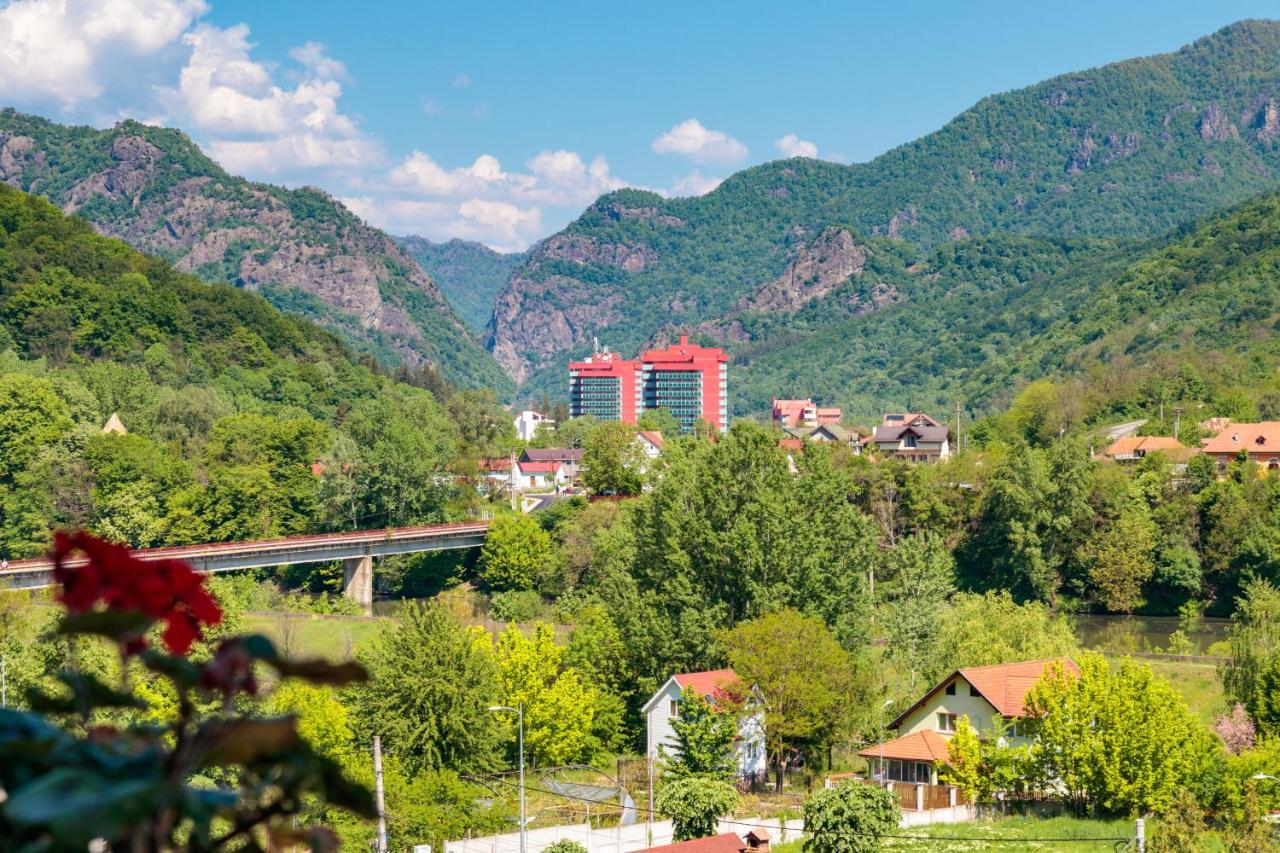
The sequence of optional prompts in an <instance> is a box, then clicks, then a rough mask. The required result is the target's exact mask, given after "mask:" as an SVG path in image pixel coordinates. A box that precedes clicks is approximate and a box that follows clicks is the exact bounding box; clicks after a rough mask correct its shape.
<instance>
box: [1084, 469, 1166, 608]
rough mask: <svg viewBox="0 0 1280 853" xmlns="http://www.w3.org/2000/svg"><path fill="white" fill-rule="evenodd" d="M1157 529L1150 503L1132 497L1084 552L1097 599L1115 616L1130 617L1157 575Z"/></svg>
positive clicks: (1085, 562) (1095, 536)
mask: <svg viewBox="0 0 1280 853" xmlns="http://www.w3.org/2000/svg"><path fill="white" fill-rule="evenodd" d="M1155 543H1156V529H1155V525H1154V524H1153V523H1152V521H1151V513H1150V512H1149V511H1148V509H1147V505H1146V503H1145V502H1144V501H1143V500H1142V499H1141V498H1140V497H1138V496H1136V495H1134V496H1132V497H1131V498H1130V499H1129V500H1128V501H1127V502H1126V505H1125V507H1124V508H1123V509H1122V510H1121V512H1120V516H1119V517H1118V518H1116V519H1115V520H1114V521H1112V522H1111V523H1110V524H1109V525H1107V526H1106V527H1104V528H1103V529H1102V530H1101V531H1099V532H1098V533H1096V534H1095V535H1094V536H1093V537H1092V538H1090V539H1089V540H1088V541H1087V542H1086V543H1085V544H1084V546H1083V547H1082V548H1081V549H1080V552H1081V553H1080V558H1081V559H1082V561H1083V562H1084V564H1085V566H1086V567H1087V571H1088V573H1089V580H1090V582H1091V583H1092V584H1093V588H1094V593H1093V594H1094V597H1095V598H1096V599H1097V600H1098V601H1099V603H1101V604H1102V606H1103V607H1105V608H1107V609H1108V610H1110V611H1112V612H1120V613H1130V612H1132V611H1133V609H1134V607H1136V606H1137V605H1138V604H1139V603H1140V601H1141V595H1142V587H1143V585H1144V584H1146V582H1147V581H1148V580H1149V579H1150V578H1151V576H1152V574H1153V573H1154V572H1155V568H1156V567H1155V561H1154V557H1153V551H1154V549H1155Z"/></svg>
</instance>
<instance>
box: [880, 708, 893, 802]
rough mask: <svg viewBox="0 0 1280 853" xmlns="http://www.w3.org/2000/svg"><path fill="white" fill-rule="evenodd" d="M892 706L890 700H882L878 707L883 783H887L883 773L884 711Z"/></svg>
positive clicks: (881, 779)
mask: <svg viewBox="0 0 1280 853" xmlns="http://www.w3.org/2000/svg"><path fill="white" fill-rule="evenodd" d="M892 704H893V700H892V699H886V700H884V704H883V705H881V706H880V781H881V783H884V782H886V781H888V778H889V774H888V773H886V772H885V771H884V739H885V735H886V734H887V732H886V731H885V727H884V709H885V708H888V707H889V706H890V705H892Z"/></svg>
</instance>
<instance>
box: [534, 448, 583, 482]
mask: <svg viewBox="0 0 1280 853" xmlns="http://www.w3.org/2000/svg"><path fill="white" fill-rule="evenodd" d="M520 461H521V462H559V463H560V464H561V465H563V466H564V468H565V476H567V477H568V478H569V481H570V482H572V481H574V480H576V479H578V469H579V468H580V467H581V466H582V448H581V447H546V448H536V447H526V448H525V449H524V450H522V451H521V452H520Z"/></svg>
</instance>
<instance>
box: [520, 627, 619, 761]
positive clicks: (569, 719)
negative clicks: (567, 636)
mask: <svg viewBox="0 0 1280 853" xmlns="http://www.w3.org/2000/svg"><path fill="white" fill-rule="evenodd" d="M563 660H564V649H562V648H560V647H559V646H557V645H556V644H555V632H554V631H553V630H552V629H551V626H550V625H548V624H546V623H545V622H538V623H536V624H535V625H534V627H533V635H532V636H531V637H526V636H525V635H524V634H522V633H521V632H520V629H518V628H517V627H516V626H515V625H511V626H509V627H508V628H507V629H506V630H505V631H503V632H502V634H500V635H499V636H498V643H497V669H498V687H499V694H498V695H499V698H500V700H501V702H502V704H504V705H509V706H511V707H513V708H514V707H516V706H517V705H522V706H523V707H524V747H525V753H526V755H527V756H528V759H529V760H530V761H531V762H532V763H533V764H534V765H557V764H573V763H580V762H586V761H589V760H591V758H592V757H593V756H594V755H595V753H596V752H598V751H599V748H600V744H599V742H598V741H597V740H595V738H594V737H593V735H592V732H593V727H594V722H595V711H596V696H595V691H594V690H593V689H592V688H591V686H590V685H588V684H587V683H586V682H585V681H584V680H583V678H582V677H581V676H580V675H579V674H578V673H577V671H575V670H574V669H572V668H569V667H564V666H563ZM507 734H508V738H509V740H508V747H509V748H510V749H511V751H512V752H514V748H515V745H516V734H517V732H516V729H515V726H514V725H512V726H508V727H507Z"/></svg>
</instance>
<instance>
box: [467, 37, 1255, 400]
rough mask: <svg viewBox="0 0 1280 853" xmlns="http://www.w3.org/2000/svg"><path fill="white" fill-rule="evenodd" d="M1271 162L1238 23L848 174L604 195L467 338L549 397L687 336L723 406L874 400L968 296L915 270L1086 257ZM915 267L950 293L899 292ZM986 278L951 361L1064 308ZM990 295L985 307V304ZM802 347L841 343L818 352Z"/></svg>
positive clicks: (770, 170) (1007, 103)
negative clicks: (1008, 248) (682, 332)
mask: <svg viewBox="0 0 1280 853" xmlns="http://www.w3.org/2000/svg"><path fill="white" fill-rule="evenodd" d="M1278 169H1280V24H1278V23H1276V22H1270V21H1245V22H1241V23H1238V24H1235V25H1232V26H1230V27H1227V28H1225V29H1223V30H1221V31H1219V32H1218V33H1215V34H1213V35H1211V36H1208V37H1205V38H1202V39H1200V40H1198V41H1196V42H1195V43H1194V44H1191V45H1189V46H1187V47H1185V48H1183V49H1181V50H1179V51H1177V52H1175V53H1170V54H1165V55H1160V56H1154V57H1148V58H1142V59H1133V60H1128V61H1124V62H1118V63H1115V64H1112V65H1108V66H1105V67H1102V68H1095V69H1091V70H1088V71H1082V72H1078V73H1073V74H1067V75H1063V76H1061V77H1056V78H1054V79H1052V80H1048V81H1045V82H1043V83H1039V84H1037V85H1034V86H1030V87H1028V88H1025V89H1021V90H1018V91H1014V92H1008V93H1004V94H1000V95H995V96H992V97H988V98H985V99H983V100H982V101H980V102H979V103H978V104H976V105H975V106H974V107H973V108H971V109H969V110H967V111H965V112H964V113H962V114H960V115H959V116H957V117H956V118H955V119H954V120H952V121H951V122H950V123H948V124H947V125H946V126H945V127H943V128H942V129H940V130H938V131H937V132H935V133H932V134H930V135H928V136H926V137H924V138H922V139H919V140H917V141H915V142H912V143H909V144H907V145H903V146H900V147H899V148H896V149H894V150H892V151H889V152H887V153H885V154H883V155H881V156H880V157H877V158H876V159H874V160H872V161H870V162H868V163H861V164H854V165H851V166H844V165H840V164H835V163H826V162H822V161H818V160H810V159H791V160H784V161H778V162H773V163H767V164H764V165H761V166H758V167H755V168H752V169H747V170H745V171H743V172H739V173H737V174H735V175H733V176H731V177H730V178H728V179H727V180H726V181H725V182H724V183H723V184H721V185H720V187H719V188H717V189H716V190H714V191H713V192H711V193H709V194H707V195H705V196H702V197H698V198H677V199H666V198H662V197H660V196H658V195H655V194H652V193H647V192H640V191H635V190H623V191H619V192H616V193H612V194H610V195H608V196H605V197H603V198H601V199H600V200H598V201H597V202H596V203H595V204H593V205H592V206H591V207H590V208H589V209H588V210H587V211H586V212H584V213H583V215H582V216H580V217H579V218H578V219H577V220H576V221H574V222H573V223H571V224H570V225H569V226H568V227H567V228H565V229H564V230H563V231H562V232H560V233H558V234H556V235H554V236H552V237H550V238H548V239H547V240H544V241H543V242H541V243H540V244H538V245H537V246H535V247H534V248H533V250H531V252H530V255H529V257H528V259H527V260H526V261H525V262H524V263H523V264H522V265H521V266H520V268H518V269H517V270H516V271H515V273H514V274H513V275H512V277H511V279H510V281H509V282H508V284H507V286H506V288H504V289H503V291H502V292H501V293H500V294H499V295H498V298H497V300H496V302H495V308H494V314H493V317H492V319H491V321H490V324H489V328H488V331H487V339H486V345H487V346H488V347H489V348H490V350H491V351H492V352H493V354H494V356H495V357H496V358H497V360H498V361H499V363H501V364H502V366H503V367H504V368H505V369H506V370H507V371H508V373H509V374H510V375H511V376H512V377H513V378H515V379H516V380H517V381H518V382H520V383H521V385H522V389H521V393H522V394H524V395H526V396H534V395H537V394H541V393H543V392H548V391H550V392H556V391H558V390H559V389H560V388H561V387H562V385H563V381H562V379H563V377H562V372H563V364H564V361H565V360H566V358H568V357H570V356H576V355H581V354H582V353H584V352H586V351H587V350H588V349H589V348H590V343H591V339H592V337H593V336H598V337H599V338H600V339H601V341H602V342H605V343H607V344H608V345H609V346H610V347H611V348H612V349H614V350H617V351H621V352H631V351H633V350H635V349H637V348H638V347H640V346H642V345H644V344H646V343H649V342H660V341H662V340H664V339H667V338H669V337H670V336H671V335H672V334H674V332H675V331H676V330H677V329H694V330H696V331H697V333H698V337H700V338H701V339H703V340H704V341H706V342H718V343H722V344H724V345H726V346H727V347H728V348H729V349H730V350H731V352H732V353H733V355H734V363H733V368H732V371H733V376H734V380H733V381H734V384H735V386H737V387H739V388H741V389H744V390H743V394H742V395H739V396H737V397H736V399H735V400H734V409H735V411H737V413H739V414H743V413H746V412H755V411H760V410H761V407H762V405H763V404H765V403H767V399H768V397H769V396H770V395H771V394H787V395H791V394H795V395H801V396H808V395H810V394H811V393H813V394H815V395H816V396H821V397H822V398H823V401H824V402H826V403H830V404H856V406H855V407H857V408H871V409H874V408H875V407H878V406H880V405H885V404H888V403H889V402H890V399H889V396H886V395H890V394H892V395H898V393H899V391H901V392H902V396H895V397H894V399H897V400H904V399H907V398H909V397H910V395H911V394H912V393H913V392H914V391H919V390H920V389H921V388H922V386H920V385H919V384H918V383H916V382H914V381H904V380H903V379H902V377H903V375H904V374H913V373H919V372H920V371H919V369H918V368H917V366H916V364H917V363H918V362H913V361H912V359H913V358H916V357H918V356H919V354H921V353H930V352H931V349H930V343H931V341H933V340H934V338H935V336H936V334H937V332H938V330H939V329H944V330H949V329H950V325H949V321H948V319H947V316H948V314H947V311H948V310H949V306H950V305H951V304H953V303H955V302H956V301H957V298H956V297H955V296H954V295H953V294H954V292H955V288H958V287H961V286H965V285H967V286H971V287H975V288H979V289H981V288H983V287H985V286H986V285H984V284H982V283H981V281H979V280H978V279H974V278H969V277H966V276H965V274H964V273H963V270H962V269H960V268H956V270H955V271H954V272H955V275H954V276H952V277H951V279H949V280H948V279H947V275H946V273H945V272H943V271H939V270H932V269H930V268H931V266H932V264H933V263H934V261H935V260H936V258H935V256H934V254H933V253H934V252H936V251H939V250H944V251H952V250H947V249H945V246H946V245H952V244H954V245H955V246H956V248H955V249H954V252H955V253H956V255H957V258H960V259H961V261H960V263H962V264H963V263H964V262H963V260H962V259H963V258H964V257H973V258H975V259H979V258H981V257H983V256H984V255H986V256H987V257H988V258H989V257H990V252H989V251H988V249H987V247H986V244H983V243H970V244H968V245H967V246H966V245H965V243H966V241H970V240H981V239H986V238H988V237H992V236H994V235H995V234H997V233H998V232H1003V233H1006V234H1012V235H1022V236H1025V237H1031V238H1037V239H1039V240H1042V241H1043V240H1047V241H1049V242H1050V243H1052V242H1055V241H1070V242H1071V243H1072V245H1073V246H1074V248H1072V249H1071V252H1070V253H1071V254H1073V255H1075V256H1076V259H1077V260H1078V261H1081V262H1086V263H1087V261H1085V259H1086V258H1087V257H1090V256H1091V255H1092V252H1091V251H1078V250H1081V249H1087V247H1089V246H1091V245H1092V246H1094V247H1095V248H1098V250H1099V251H1101V252H1103V254H1104V255H1105V254H1106V253H1107V252H1114V251H1117V250H1118V249H1119V248H1120V245H1121V242H1124V241H1135V240H1137V241H1141V240H1145V239H1150V238H1153V237H1156V236H1158V235H1160V234H1162V233H1165V232H1167V231H1168V230H1169V229H1171V228H1174V227H1177V226H1178V225H1179V224H1181V223H1183V222H1186V221H1188V220H1191V219H1195V218H1197V217H1200V216H1203V215H1205V214H1207V213H1209V212H1211V211H1213V210H1215V209H1217V208H1219V207H1222V206H1224V205H1228V204H1232V203H1236V202H1240V201H1242V200H1244V199H1246V198H1248V197H1250V196H1252V195H1255V194H1257V193H1259V192H1262V191H1265V190H1267V189H1270V188H1272V187H1274V186H1276V185H1277V182H1278V181H1277V174H1280V173H1278V172H1277V170H1278ZM1099 241H1101V244H1104V245H1098V244H1099ZM1117 241H1120V242H1117ZM904 243H905V244H907V245H903V244H904ZM1037 251H1038V250H1037ZM1046 251H1048V252H1049V256H1050V257H1052V255H1053V252H1054V251H1055V250H1052V249H1047V250H1046ZM894 255H901V256H902V259H903V260H904V261H906V262H907V263H905V265H903V267H902V270H900V271H898V272H893V271H892V270H888V269H878V268H874V267H873V268H872V274H871V275H868V274H867V271H866V268H867V267H868V264H869V263H870V259H874V258H881V259H884V262H885V263H889V261H888V259H889V258H891V257H893V256H894ZM877 263H879V262H877ZM916 263H920V264H921V265H922V266H920V267H916V271H917V272H919V271H921V270H922V269H923V270H928V271H926V273H925V274H926V275H934V274H938V275H939V276H940V277H939V278H938V279H936V281H938V282H947V281H949V283H948V284H947V287H948V288H950V289H946V290H939V289H938V288H931V287H925V286H923V285H921V286H908V285H909V283H910V282H919V281H920V279H919V278H903V275H904V274H908V273H906V272H905V271H906V270H907V268H908V267H912V266H913V265H914V264H916ZM1023 266H1025V265H1023ZM1063 269H1065V267H1063ZM1055 270H1056V271H1054V272H1050V273H1048V274H1049V275H1051V276H1057V275H1059V274H1061V273H1062V269H1057V268H1056V267H1055ZM979 271H981V268H980V269H979ZM891 272H892V273H893V276H896V278H895V280H894V281H888V280H887V278H886V277H888V276H890V273H891ZM1039 274H1040V275H1042V276H1043V275H1044V274H1046V273H1045V272H1044V271H1041V273H1039ZM1010 276H1012V278H1010ZM1071 276H1072V278H1073V279H1079V280H1080V281H1081V287H1083V286H1084V285H1083V283H1082V282H1083V280H1084V279H1088V278H1089V275H1088V273H1087V271H1083V272H1079V271H1078V272H1073V273H1072V274H1071ZM1001 277H1002V278H1003V279H1005V281H1004V283H1003V284H1002V285H1001V287H1007V288H1008V289H1009V293H1010V294H1023V295H1025V296H1027V297H1028V299H1029V301H1025V300H1024V301H1022V302H1019V303H1017V306H1018V313H1017V314H1012V315H1009V316H1008V317H1007V318H1006V321H1007V325H1008V328H1007V329H1004V330H1002V331H1000V332H999V333H998V334H994V335H993V336H991V335H988V334H987V333H988V331H991V330H989V329H986V324H984V323H983V322H982V318H981V317H976V318H973V319H974V320H975V322H976V325H975V326H974V327H973V335H974V337H960V338H953V344H954V346H955V348H956V353H957V355H956V357H957V358H966V357H967V358H976V357H979V356H980V355H981V354H982V353H987V352H994V351H996V350H998V349H999V348H1000V347H1002V346H1007V345H1009V344H1010V343H1011V342H1016V341H1017V340H1020V339H1021V338H1022V337H1025V336H1029V335H1032V334H1034V333H1035V332H1036V331H1038V330H1039V329H1042V328H1043V327H1044V326H1045V325H1048V324H1051V323H1052V322H1055V321H1056V320H1058V319H1059V318H1060V317H1061V316H1062V312H1063V311H1064V310H1068V308H1069V306H1070V305H1072V304H1074V303H1073V299H1074V298H1075V296H1071V297H1069V298H1068V297H1060V296H1059V295H1058V292H1057V288H1056V286H1055V285H1054V283H1053V281H1052V280H1050V281H1047V282H1044V281H1041V282H1039V283H1037V281H1035V280H1024V279H1020V278H1018V273H1017V272H1016V270H1015V271H1013V272H1008V273H1002V274H1001ZM1079 292H1080V291H1079V290H1077V291H1076V295H1079ZM988 297H989V298H988V299H987V301H986V302H985V303H984V310H996V309H1001V308H1002V307H1003V306H1004V305H1005V302H1004V301H1003V299H1002V297H1001V296H1000V294H988ZM1011 298H1012V297H1011ZM1010 304H1013V303H1010ZM850 315H858V316H857V317H851V316H850ZM850 323H853V324H855V325H849V324H850ZM841 324H843V325H841ZM797 328H803V329H804V330H805V331H806V335H798V334H797V333H796V330H797ZM837 328H839V329H842V330H844V332H838V331H837ZM853 329H856V330H857V334H859V335H865V336H866V339H867V340H868V341H872V340H878V341H879V343H877V344H876V346H877V347H884V348H883V349H878V350H876V351H874V352H869V353H859V351H858V347H857V346H856V342H850V341H847V340H845V338H844V337H843V335H844V334H846V333H849V332H850V330H853ZM824 330H825V334H824ZM967 334H968V333H966V335H967ZM814 339H823V340H827V341H836V342H838V343H840V344H841V347H838V348H837V350H836V351H834V352H825V351H819V348H817V347H815V346H813V344H812V340H814ZM807 341H808V342H807ZM850 357H856V358H859V359H861V360H860V361H858V362H856V363H852V364H850V363H848V362H847V361H846V360H845V359H847V358H850ZM833 366H834V367H837V368H838V369H839V371H840V376H841V378H840V381H839V383H836V382H834V381H831V380H830V379H829V378H828V374H829V372H830V371H831V370H832V368H833ZM961 367H962V368H963V365H962V366H961ZM757 372H758V373H759V375H760V377H767V381H766V380H765V379H759V381H757V378H756V374H757ZM882 375H883V376H887V377H888V381H889V384H890V386H894V387H896V388H897V389H898V390H893V388H890V389H887V390H886V391H884V392H883V394H882V393H881V392H879V391H877V392H875V394H874V395H872V396H874V399H871V398H870V397H869V396H868V395H867V394H866V393H864V390H863V389H864V388H865V387H866V386H867V385H868V383H870V384H872V385H874V384H875V381H876V379H877V377H879V376H882ZM926 379H928V381H934V380H933V378H932V377H926ZM819 384H821V385H823V386H824V389H825V390H824V391H823V392H822V393H821V394H819V393H818V392H816V391H814V390H813V387H814V386H816V385H819ZM935 384H936V383H935ZM736 393H737V392H735V394H736Z"/></svg>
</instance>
